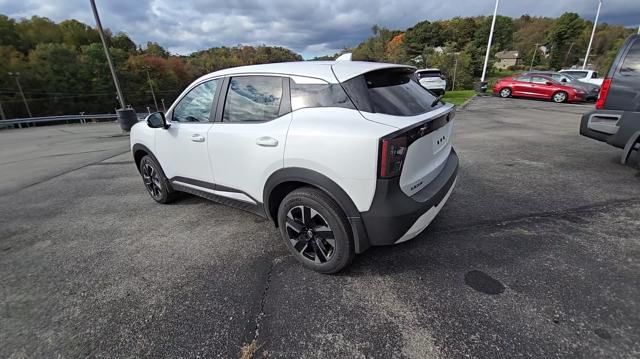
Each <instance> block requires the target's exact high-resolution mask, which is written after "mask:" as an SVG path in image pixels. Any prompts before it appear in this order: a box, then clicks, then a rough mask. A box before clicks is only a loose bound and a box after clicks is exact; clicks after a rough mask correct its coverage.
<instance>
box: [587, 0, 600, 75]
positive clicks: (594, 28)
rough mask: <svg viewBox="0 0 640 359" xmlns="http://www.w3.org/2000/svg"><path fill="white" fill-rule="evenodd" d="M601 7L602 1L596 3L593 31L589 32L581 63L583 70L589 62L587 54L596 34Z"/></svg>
mask: <svg viewBox="0 0 640 359" xmlns="http://www.w3.org/2000/svg"><path fill="white" fill-rule="evenodd" d="M601 7H602V0H600V1H598V11H597V12H596V21H594V22H593V30H591V39H589V46H588V47H587V54H586V55H584V63H582V69H583V70H584V69H585V68H586V67H587V62H588V61H589V53H590V52H591V44H592V43H593V36H594V35H595V34H596V27H597V26H598V17H600V8H601Z"/></svg>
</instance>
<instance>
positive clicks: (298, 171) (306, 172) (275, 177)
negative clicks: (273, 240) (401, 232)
mask: <svg viewBox="0 0 640 359" xmlns="http://www.w3.org/2000/svg"><path fill="white" fill-rule="evenodd" d="M286 182H299V183H304V184H307V185H310V186H313V187H316V188H318V189H319V190H321V191H323V192H324V193H326V194H327V195H328V196H329V197H330V198H331V199H333V200H334V201H335V202H336V203H337V204H338V206H340V208H341V209H342V211H343V212H344V214H345V215H346V216H347V220H348V221H349V223H350V224H351V229H352V232H353V240H354V245H355V250H356V253H362V252H364V251H365V250H366V249H367V248H368V247H369V240H368V236H367V233H366V229H365V228H364V223H363V221H362V217H361V215H360V212H359V211H358V208H357V207H356V205H355V204H354V203H353V201H352V200H351V198H350V197H349V195H348V194H347V193H346V192H345V190H344V189H342V187H340V185H338V184H337V183H335V182H334V181H333V180H332V179H330V178H329V177H327V176H325V175H323V174H321V173H319V172H316V171H314V170H310V169H307V168H301V167H289V168H282V169H279V170H277V171H275V172H274V173H272V174H271V176H269V178H268V179H267V181H266V182H265V185H264V191H263V203H264V207H265V208H264V210H265V213H266V215H267V218H269V219H270V220H272V221H273V222H274V223H275V224H276V226H277V220H276V218H275V216H273V215H272V213H271V208H270V199H271V195H272V193H273V190H274V189H275V188H276V187H278V186H279V185H281V184H283V183H286Z"/></svg>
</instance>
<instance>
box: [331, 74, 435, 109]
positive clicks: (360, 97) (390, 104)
mask: <svg viewBox="0 0 640 359" xmlns="http://www.w3.org/2000/svg"><path fill="white" fill-rule="evenodd" d="M342 86H343V88H344V89H345V91H346V92H347V94H348V95H349V97H350V98H351V100H352V101H353V103H354V105H355V106H356V108H357V109H358V110H360V111H364V112H372V113H381V114H386V115H393V116H415V115H419V114H422V113H426V112H429V111H431V110H432V108H435V107H436V106H435V105H434V106H433V107H432V105H433V104H434V101H435V99H436V96H435V95H433V94H432V93H431V92H430V91H429V90H427V89H425V88H424V87H422V86H421V85H420V84H419V83H418V82H417V81H415V80H414V76H413V72H412V70H411V69H407V68H395V69H383V70H377V71H372V72H369V73H366V74H364V75H360V76H357V77H355V78H353V79H351V80H348V81H345V82H344V83H343V84H342Z"/></svg>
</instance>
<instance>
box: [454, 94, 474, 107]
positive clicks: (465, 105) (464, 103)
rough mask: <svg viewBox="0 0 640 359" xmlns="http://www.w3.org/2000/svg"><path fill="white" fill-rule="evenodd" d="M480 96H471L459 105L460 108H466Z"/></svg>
mask: <svg viewBox="0 0 640 359" xmlns="http://www.w3.org/2000/svg"><path fill="white" fill-rule="evenodd" d="M476 97H478V95H473V96H471V97H470V98H469V99H468V100H467V101H465V102H463V103H462V104H461V105H460V106H458V110H464V109H465V108H466V107H467V106H468V105H469V103H470V102H471V101H473V99H475V98H476Z"/></svg>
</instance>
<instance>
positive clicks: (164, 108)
mask: <svg viewBox="0 0 640 359" xmlns="http://www.w3.org/2000/svg"><path fill="white" fill-rule="evenodd" d="M160 102H162V112H167V108H166V107H164V99H163V98H161V99H160Z"/></svg>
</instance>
